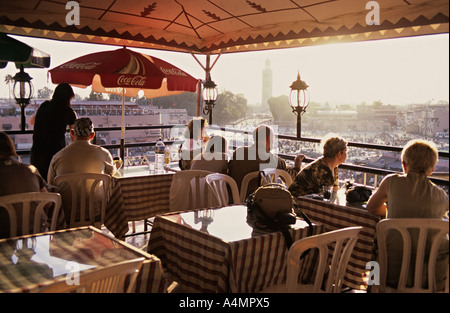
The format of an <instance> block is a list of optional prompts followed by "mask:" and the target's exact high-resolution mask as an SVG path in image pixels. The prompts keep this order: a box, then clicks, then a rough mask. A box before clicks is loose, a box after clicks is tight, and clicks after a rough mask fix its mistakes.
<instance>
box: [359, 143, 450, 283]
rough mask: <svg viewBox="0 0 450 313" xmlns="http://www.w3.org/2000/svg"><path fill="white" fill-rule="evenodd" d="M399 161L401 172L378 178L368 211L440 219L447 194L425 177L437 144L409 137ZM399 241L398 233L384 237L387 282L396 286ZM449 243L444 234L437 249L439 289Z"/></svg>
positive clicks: (435, 156)
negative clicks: (385, 238)
mask: <svg viewBox="0 0 450 313" xmlns="http://www.w3.org/2000/svg"><path fill="white" fill-rule="evenodd" d="M401 161H402V166H403V174H397V173H396V174H390V175H387V176H386V177H385V178H384V179H383V180H382V181H381V184H380V187H379V188H378V189H377V191H375V192H374V194H373V195H372V197H371V198H370V199H369V202H368V203H367V211H369V212H370V213H372V214H375V215H380V216H382V217H387V218H436V219H442V218H443V217H444V215H445V214H446V212H447V211H448V208H449V203H448V195H447V193H446V192H445V191H444V190H443V189H441V188H439V187H438V186H436V185H435V184H434V183H433V182H431V181H430V180H429V179H428V177H427V176H429V175H431V174H432V173H433V171H434V169H435V166H436V163H437V161H438V151H437V148H436V145H435V144H434V143H432V142H429V141H425V140H411V141H410V142H408V143H407V144H406V145H405V147H404V148H403V151H402V154H401ZM412 240H413V242H412V244H413V246H414V245H417V238H416V240H414V239H412ZM402 242H403V240H402V239H401V237H400V234H398V233H393V234H392V235H391V236H388V237H387V252H388V255H389V256H390V258H388V273H387V280H386V282H387V284H388V285H389V286H391V287H396V286H397V283H398V277H399V274H400V268H401V259H402V256H401V254H402V250H403V249H402V248H401V247H402V246H403V245H402ZM448 244H449V242H448V237H447V239H446V240H443V242H442V243H441V246H440V249H439V252H438V259H437V262H436V286H437V288H438V289H437V290H441V289H442V288H443V286H444V284H445V279H446V271H447V270H448V253H449V246H448ZM396 252H397V253H396ZM412 262H413V261H412ZM412 266H413V265H412ZM410 268H411V267H410ZM412 268H413V269H414V267H412ZM410 274H413V273H410ZM424 281H426V280H424Z"/></svg>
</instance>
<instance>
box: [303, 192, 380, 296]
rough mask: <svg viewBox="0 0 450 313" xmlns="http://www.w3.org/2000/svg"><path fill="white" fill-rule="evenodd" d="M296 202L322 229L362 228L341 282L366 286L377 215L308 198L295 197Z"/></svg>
mask: <svg viewBox="0 0 450 313" xmlns="http://www.w3.org/2000/svg"><path fill="white" fill-rule="evenodd" d="M296 202H297V204H298V205H299V207H300V208H301V209H302V211H303V212H304V213H305V214H307V215H308V216H309V218H310V219H311V220H312V221H313V222H317V223H321V224H322V225H323V227H324V232H329V231H333V230H336V229H341V228H345V227H352V226H362V227H363V228H362V230H361V232H360V233H359V235H358V241H357V242H356V244H355V248H354V250H353V253H352V255H351V257H350V261H349V263H348V267H347V273H346V275H345V277H344V284H345V285H346V286H347V287H350V288H354V289H363V290H364V289H367V286H368V285H367V279H366V277H365V275H366V272H367V269H366V263H367V262H369V261H375V259H374V252H375V247H376V243H375V233H376V226H377V224H378V222H379V221H380V217H378V216H375V215H372V214H371V213H369V212H367V211H366V210H365V209H364V208H363V207H351V206H342V205H338V204H334V203H331V202H324V201H322V200H317V199H311V198H310V197H298V198H297V200H296ZM330 253H332V251H330Z"/></svg>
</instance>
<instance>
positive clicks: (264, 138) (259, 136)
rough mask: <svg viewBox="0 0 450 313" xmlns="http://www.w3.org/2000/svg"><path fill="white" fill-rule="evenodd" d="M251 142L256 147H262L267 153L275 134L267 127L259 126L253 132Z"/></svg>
mask: <svg viewBox="0 0 450 313" xmlns="http://www.w3.org/2000/svg"><path fill="white" fill-rule="evenodd" d="M253 140H254V142H255V143H256V144H257V145H258V146H260V147H262V146H264V147H266V150H267V151H269V150H270V149H271V147H272V144H273V142H274V140H275V132H274V131H273V129H272V127H270V126H268V125H259V126H258V127H256V128H255V129H254V130H253Z"/></svg>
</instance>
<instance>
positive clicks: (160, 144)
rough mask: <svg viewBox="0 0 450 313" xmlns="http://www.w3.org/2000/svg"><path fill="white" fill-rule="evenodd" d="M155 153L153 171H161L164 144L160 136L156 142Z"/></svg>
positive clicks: (162, 169)
mask: <svg viewBox="0 0 450 313" xmlns="http://www.w3.org/2000/svg"><path fill="white" fill-rule="evenodd" d="M155 147H156V151H155V152H156V154H155V172H156V173H161V172H164V150H165V148H166V146H165V145H164V142H163V141H162V139H161V138H159V139H158V141H157V142H156V145H155Z"/></svg>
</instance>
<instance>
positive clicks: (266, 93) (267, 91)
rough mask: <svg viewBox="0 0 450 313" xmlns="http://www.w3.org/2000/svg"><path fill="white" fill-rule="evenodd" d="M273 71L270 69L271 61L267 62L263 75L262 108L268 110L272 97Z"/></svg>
mask: <svg viewBox="0 0 450 313" xmlns="http://www.w3.org/2000/svg"><path fill="white" fill-rule="evenodd" d="M272 85H273V79H272V69H271V68H270V60H266V67H265V68H264V69H263V75H262V98H261V106H262V107H263V108H268V107H269V104H268V103H267V100H269V98H271V97H272Z"/></svg>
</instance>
